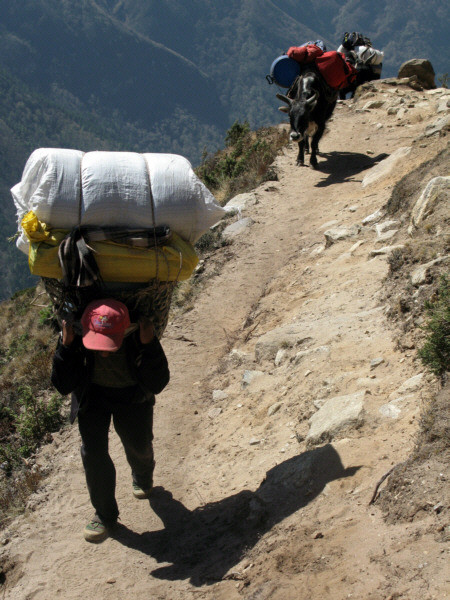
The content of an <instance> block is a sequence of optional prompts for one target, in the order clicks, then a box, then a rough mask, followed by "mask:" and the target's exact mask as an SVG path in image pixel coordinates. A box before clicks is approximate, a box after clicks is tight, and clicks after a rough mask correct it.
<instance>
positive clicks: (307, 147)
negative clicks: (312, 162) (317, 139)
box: [305, 135, 309, 154]
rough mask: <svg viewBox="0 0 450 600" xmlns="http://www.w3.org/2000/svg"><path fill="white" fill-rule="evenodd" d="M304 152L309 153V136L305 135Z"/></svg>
mask: <svg viewBox="0 0 450 600" xmlns="http://www.w3.org/2000/svg"><path fill="white" fill-rule="evenodd" d="M305 152H306V154H309V136H307V135H305Z"/></svg>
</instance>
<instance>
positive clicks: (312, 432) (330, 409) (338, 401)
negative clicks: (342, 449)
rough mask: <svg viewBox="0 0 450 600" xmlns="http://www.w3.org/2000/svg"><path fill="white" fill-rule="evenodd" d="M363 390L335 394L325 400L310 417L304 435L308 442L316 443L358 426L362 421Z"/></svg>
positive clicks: (364, 392)
mask: <svg viewBox="0 0 450 600" xmlns="http://www.w3.org/2000/svg"><path fill="white" fill-rule="evenodd" d="M365 394H366V391H365V390H361V391H359V392H356V393H355V394H349V395H347V396H336V397H334V398H330V399H329V400H327V401H326V402H325V403H324V405H323V406H322V408H320V410H318V411H317V412H316V413H315V414H314V415H313V416H312V417H311V418H310V419H309V423H310V428H309V432H308V435H307V436H306V442H307V443H308V444H318V443H320V442H323V441H327V440H331V439H333V437H334V436H335V435H336V434H337V433H339V432H340V431H342V430H343V429H345V428H347V427H359V426H360V425H362V423H363V422H364V396H365Z"/></svg>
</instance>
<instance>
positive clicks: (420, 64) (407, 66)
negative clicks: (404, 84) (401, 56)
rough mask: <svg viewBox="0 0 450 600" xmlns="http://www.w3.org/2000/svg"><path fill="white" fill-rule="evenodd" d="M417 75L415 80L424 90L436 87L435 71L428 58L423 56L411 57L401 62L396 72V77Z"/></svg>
mask: <svg viewBox="0 0 450 600" xmlns="http://www.w3.org/2000/svg"><path fill="white" fill-rule="evenodd" d="M414 75H416V76H417V82H418V83H419V84H420V85H421V86H422V87H423V88H425V89H426V90H433V89H435V87H436V84H435V82H434V76H435V72H434V69H433V67H432V65H431V63H430V61H429V60H427V59H425V58H413V59H412V60H408V61H406V62H404V63H403V64H402V66H401V67H400V70H399V72H398V78H399V79H403V78H405V77H413V76H414Z"/></svg>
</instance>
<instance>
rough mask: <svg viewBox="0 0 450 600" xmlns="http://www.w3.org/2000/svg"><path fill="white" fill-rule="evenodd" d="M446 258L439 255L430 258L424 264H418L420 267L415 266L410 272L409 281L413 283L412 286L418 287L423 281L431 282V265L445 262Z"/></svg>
mask: <svg viewBox="0 0 450 600" xmlns="http://www.w3.org/2000/svg"><path fill="white" fill-rule="evenodd" d="M447 260H448V257H446V256H441V257H439V258H436V259H434V260H431V261H430V262H428V263H425V264H424V265H420V267H417V269H415V270H414V271H413V272H412V273H411V283H412V284H413V286H415V287H419V286H420V285H424V284H425V283H431V280H432V278H431V277H430V269H431V267H433V266H434V265H437V264H439V263H442V262H446V261H447Z"/></svg>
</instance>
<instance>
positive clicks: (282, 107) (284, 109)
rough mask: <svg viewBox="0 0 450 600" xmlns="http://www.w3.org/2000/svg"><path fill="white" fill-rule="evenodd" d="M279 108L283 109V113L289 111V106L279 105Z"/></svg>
mask: <svg viewBox="0 0 450 600" xmlns="http://www.w3.org/2000/svg"><path fill="white" fill-rule="evenodd" d="M278 110H281V112H283V113H288V112H289V107H288V106H279V107H278Z"/></svg>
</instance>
